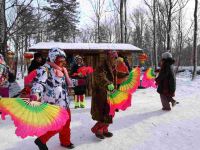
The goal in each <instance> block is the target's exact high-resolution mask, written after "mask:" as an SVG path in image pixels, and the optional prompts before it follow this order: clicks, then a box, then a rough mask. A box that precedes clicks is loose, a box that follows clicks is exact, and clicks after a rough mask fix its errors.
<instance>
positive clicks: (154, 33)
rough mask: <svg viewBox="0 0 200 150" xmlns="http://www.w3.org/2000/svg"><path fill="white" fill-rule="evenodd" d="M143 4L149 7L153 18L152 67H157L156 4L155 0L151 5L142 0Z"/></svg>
mask: <svg viewBox="0 0 200 150" xmlns="http://www.w3.org/2000/svg"><path fill="white" fill-rule="evenodd" d="M144 2H145V4H146V5H147V6H148V8H149V9H150V12H151V14H152V18H153V54H154V67H155V69H157V66H158V57H157V49H156V4H157V0H153V5H150V4H149V3H148V2H147V0H144Z"/></svg>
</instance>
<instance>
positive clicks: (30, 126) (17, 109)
mask: <svg viewBox="0 0 200 150" xmlns="http://www.w3.org/2000/svg"><path fill="white" fill-rule="evenodd" d="M0 110H1V112H2V114H1V117H2V119H3V120H4V119H5V115H7V114H8V115H10V116H11V118H12V120H13V121H14V124H15V126H16V131H15V133H16V135H17V136H20V137H21V138H25V137H27V136H41V135H43V134H45V133H46V132H48V131H54V130H59V129H60V128H62V127H63V126H64V125H65V123H66V121H67V119H68V118H69V116H68V113H67V111H66V110H65V109H64V108H61V107H59V106H55V105H50V104H47V103H40V102H36V101H32V102H29V101H27V100H23V99H21V98H1V99H0Z"/></svg>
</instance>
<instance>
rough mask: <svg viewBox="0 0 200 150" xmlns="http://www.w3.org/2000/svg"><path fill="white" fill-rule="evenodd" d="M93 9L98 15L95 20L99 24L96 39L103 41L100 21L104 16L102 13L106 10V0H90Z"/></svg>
mask: <svg viewBox="0 0 200 150" xmlns="http://www.w3.org/2000/svg"><path fill="white" fill-rule="evenodd" d="M89 2H90V4H91V6H92V8H93V11H94V13H95V16H96V20H93V21H94V22H95V23H96V25H97V41H96V40H95V42H98V43H100V42H101V38H100V21H101V18H102V14H103V10H104V3H105V0H95V1H94V0H89Z"/></svg>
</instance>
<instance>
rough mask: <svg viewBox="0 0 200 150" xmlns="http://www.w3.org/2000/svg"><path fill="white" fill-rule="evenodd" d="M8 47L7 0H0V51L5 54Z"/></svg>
mask: <svg viewBox="0 0 200 150" xmlns="http://www.w3.org/2000/svg"><path fill="white" fill-rule="evenodd" d="M5 47H6V16H5V0H0V53H2V54H3V55H4V54H5Z"/></svg>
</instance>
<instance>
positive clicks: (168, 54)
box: [162, 52, 172, 59]
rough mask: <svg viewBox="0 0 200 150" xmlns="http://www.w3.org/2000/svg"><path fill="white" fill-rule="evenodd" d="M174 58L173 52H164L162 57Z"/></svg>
mask: <svg viewBox="0 0 200 150" xmlns="http://www.w3.org/2000/svg"><path fill="white" fill-rule="evenodd" d="M168 58H172V54H171V53H170V52H165V53H162V59H168Z"/></svg>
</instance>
